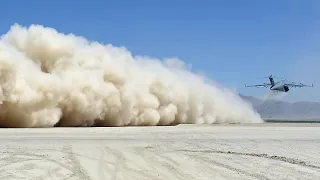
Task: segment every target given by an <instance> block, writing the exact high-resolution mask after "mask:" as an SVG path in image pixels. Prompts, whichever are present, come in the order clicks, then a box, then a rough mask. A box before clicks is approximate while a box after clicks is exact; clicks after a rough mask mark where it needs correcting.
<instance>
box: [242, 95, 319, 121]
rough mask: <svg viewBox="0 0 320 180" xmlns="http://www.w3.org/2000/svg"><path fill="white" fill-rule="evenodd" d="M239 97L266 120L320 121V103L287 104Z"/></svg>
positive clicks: (250, 97)
mask: <svg viewBox="0 0 320 180" xmlns="http://www.w3.org/2000/svg"><path fill="white" fill-rule="evenodd" d="M239 96H240V97H241V98H242V99H244V100H245V101H247V102H250V103H251V104H252V106H253V108H254V109H255V110H256V111H257V112H258V113H259V114H260V115H261V117H262V118H264V119H290V120H294V119H300V120H301V119H310V120H312V119H313V120H314V119H320V102H305V101H301V102H293V103H291V102H286V101H278V100H262V99H259V98H256V97H252V96H244V95H241V94H239Z"/></svg>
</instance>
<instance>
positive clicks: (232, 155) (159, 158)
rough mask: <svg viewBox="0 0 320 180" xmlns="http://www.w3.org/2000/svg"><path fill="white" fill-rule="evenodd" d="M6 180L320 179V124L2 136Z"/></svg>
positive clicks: (0, 175) (1, 167)
mask: <svg viewBox="0 0 320 180" xmlns="http://www.w3.org/2000/svg"><path fill="white" fill-rule="evenodd" d="M0 151H1V157H0V158H1V160H0V179H6V180H9V179H25V180H26V179H33V180H36V179H39V180H40V179H43V180H45V179H48V180H52V179H59V180H60V179H64V180H71V179H72V180H73V179H74V180H75V179H81V180H106V179H130V180H133V179H137V180H143V179H163V180H169V179H183V180H189V179H190V180H191V179H192V180H194V179H197V180H198V179H199V180H203V179H208V180H213V179H215V180H217V179H228V180H229V179H246V180H249V179H258V180H260V179H261V180H267V179H275V180H280V179H286V180H288V179H304V180H306V179H310V180H315V179H320V125H319V124H273V123H271V124H269V123H268V124H256V125H254V124H244V125H178V126H169V127H168V126H166V127H163V126H161V127H99V128H34V129H0Z"/></svg>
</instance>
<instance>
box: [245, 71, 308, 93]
mask: <svg viewBox="0 0 320 180" xmlns="http://www.w3.org/2000/svg"><path fill="white" fill-rule="evenodd" d="M268 78H269V81H270V83H263V84H257V85H249V86H247V85H245V87H264V88H267V87H269V86H270V90H272V91H281V92H288V91H289V90H290V89H289V87H294V88H297V87H298V88H301V87H313V84H312V85H311V86H310V85H305V84H302V83H299V84H296V83H294V82H289V81H287V80H280V81H277V82H275V81H274V79H273V77H272V75H270V76H269V77H268Z"/></svg>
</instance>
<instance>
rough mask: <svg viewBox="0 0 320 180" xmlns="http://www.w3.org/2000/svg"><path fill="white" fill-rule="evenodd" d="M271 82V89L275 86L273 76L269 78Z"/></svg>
mask: <svg viewBox="0 0 320 180" xmlns="http://www.w3.org/2000/svg"><path fill="white" fill-rule="evenodd" d="M269 80H270V84H271V87H273V86H274V80H273V77H272V75H270V76H269Z"/></svg>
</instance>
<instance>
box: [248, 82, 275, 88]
mask: <svg viewBox="0 0 320 180" xmlns="http://www.w3.org/2000/svg"><path fill="white" fill-rule="evenodd" d="M268 86H271V84H266V83H264V84H256V85H249V86H248V85H246V84H245V87H262V88H266V87H268Z"/></svg>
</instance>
